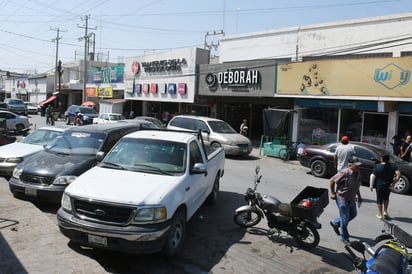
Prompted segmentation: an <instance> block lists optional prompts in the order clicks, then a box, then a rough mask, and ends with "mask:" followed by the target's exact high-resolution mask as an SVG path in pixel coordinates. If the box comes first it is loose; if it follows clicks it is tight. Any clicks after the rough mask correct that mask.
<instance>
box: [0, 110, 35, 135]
mask: <svg viewBox="0 0 412 274" xmlns="http://www.w3.org/2000/svg"><path fill="white" fill-rule="evenodd" d="M30 126H31V124H30V122H29V119H28V118H27V116H21V115H17V114H15V113H13V112H10V111H6V110H0V131H1V132H4V131H8V132H15V133H25V132H27V131H29V130H30Z"/></svg>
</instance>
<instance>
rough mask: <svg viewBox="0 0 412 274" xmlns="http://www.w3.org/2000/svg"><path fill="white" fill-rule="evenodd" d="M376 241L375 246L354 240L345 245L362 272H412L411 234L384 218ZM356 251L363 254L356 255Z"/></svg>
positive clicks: (403, 273)
mask: <svg viewBox="0 0 412 274" xmlns="http://www.w3.org/2000/svg"><path fill="white" fill-rule="evenodd" d="M374 243H375V244H374V246H370V245H369V244H367V243H366V242H361V241H354V242H350V243H349V244H347V245H345V249H346V251H348V253H349V259H350V260H351V261H352V264H353V266H354V267H355V268H356V269H357V270H358V271H359V273H360V274H363V273H401V274H406V273H407V274H410V273H412V266H411V263H412V255H411V247H412V236H411V235H409V234H408V233H407V232H405V231H404V230H402V229H401V228H400V227H399V226H397V225H395V224H393V223H390V222H388V221H386V220H384V227H383V229H382V234H381V235H379V236H378V237H376V238H375V240H374ZM354 251H356V252H357V253H360V254H361V255H362V256H358V255H356V254H355V252H354ZM366 253H367V254H369V256H368V257H369V258H367V257H366Z"/></svg>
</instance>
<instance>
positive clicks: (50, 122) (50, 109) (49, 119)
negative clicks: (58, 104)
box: [46, 105, 54, 126]
mask: <svg viewBox="0 0 412 274" xmlns="http://www.w3.org/2000/svg"><path fill="white" fill-rule="evenodd" d="M53 112H54V110H53V107H52V106H51V105H48V106H47V108H46V124H47V125H52V126H53V125H54V117H53Z"/></svg>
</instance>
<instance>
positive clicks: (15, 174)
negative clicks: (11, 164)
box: [12, 168, 23, 180]
mask: <svg viewBox="0 0 412 274" xmlns="http://www.w3.org/2000/svg"><path fill="white" fill-rule="evenodd" d="M22 173H23V169H20V168H15V169H14V170H13V175H12V176H13V177H14V178H16V179H19V180H20V175H21V174H22Z"/></svg>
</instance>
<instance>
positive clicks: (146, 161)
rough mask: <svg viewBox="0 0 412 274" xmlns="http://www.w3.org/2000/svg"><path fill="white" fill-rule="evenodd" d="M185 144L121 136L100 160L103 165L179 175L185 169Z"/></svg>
mask: <svg viewBox="0 0 412 274" xmlns="http://www.w3.org/2000/svg"><path fill="white" fill-rule="evenodd" d="M186 161H187V160H186V144H185V143H178V142H171V141H164V140H150V139H133V138H123V139H121V140H120V141H119V143H117V144H116V145H115V147H113V149H112V150H111V151H110V152H109V153H108V155H107V156H106V157H105V159H104V161H103V162H102V164H103V165H102V166H103V167H108V168H121V169H128V170H133V171H138V172H139V171H144V172H151V173H156V174H166V175H179V174H183V173H184V172H185V170H186Z"/></svg>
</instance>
